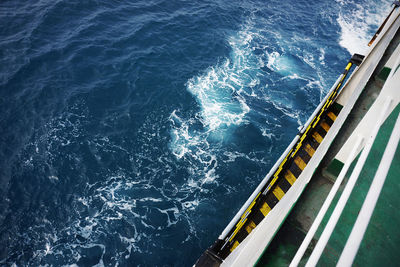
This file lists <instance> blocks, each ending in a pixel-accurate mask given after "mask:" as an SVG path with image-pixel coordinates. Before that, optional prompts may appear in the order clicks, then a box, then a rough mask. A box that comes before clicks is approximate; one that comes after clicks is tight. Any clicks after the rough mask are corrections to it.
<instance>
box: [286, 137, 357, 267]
mask: <svg viewBox="0 0 400 267" xmlns="http://www.w3.org/2000/svg"><path fill="white" fill-rule="evenodd" d="M363 140H364V138H363V137H361V136H359V137H358V139H357V142H356V144H355V145H354V147H353V149H352V150H351V153H350V155H349V157H348V158H347V160H346V162H345V164H344V166H343V168H342V170H341V171H340V173H339V176H338V177H337V179H336V181H335V183H334V185H333V186H332V188H331V191H329V194H328V196H327V197H326V199H325V201H324V204H323V205H322V207H321V209H320V210H319V212H318V215H317V217H316V218H315V220H314V222H313V224H312V225H311V228H310V230H308V232H307V235H306V237H305V238H304V240H303V242H302V243H301V245H300V247H299V249H298V250H297V252H296V255H295V256H294V258H293V260H292V262H291V263H290V265H289V267H296V266H297V265H298V264H299V263H300V260H301V258H302V257H303V255H304V252H306V250H307V248H308V245H309V244H310V242H311V240H312V238H313V236H314V235H315V233H316V232H317V230H318V227H319V225H320V224H321V222H322V219H323V218H324V216H325V214H326V212H327V211H328V208H329V206H330V205H331V203H332V200H333V198H334V197H335V195H336V193H337V191H338V190H339V187H340V185H341V184H342V181H343V179H344V177H345V175H346V173H347V171H348V169H349V167H350V165H351V163H352V161H353V158H354V157H355V156H356V153H357V151H358V149H359V147H360V145H361V144H362V142H363Z"/></svg>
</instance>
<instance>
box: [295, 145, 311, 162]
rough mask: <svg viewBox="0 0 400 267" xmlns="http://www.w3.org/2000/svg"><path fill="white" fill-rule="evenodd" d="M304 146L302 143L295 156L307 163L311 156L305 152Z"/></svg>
mask: <svg viewBox="0 0 400 267" xmlns="http://www.w3.org/2000/svg"><path fill="white" fill-rule="evenodd" d="M304 147H305V145H303V147H302V149H301V150H300V151H299V153H297V156H299V157H300V158H302V160H303V161H304V162H305V163H306V164H307V163H308V162H309V161H310V159H311V156H310V155H309V154H308V153H307V152H306V150H305V149H304Z"/></svg>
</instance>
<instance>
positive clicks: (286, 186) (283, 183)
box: [278, 179, 292, 193]
mask: <svg viewBox="0 0 400 267" xmlns="http://www.w3.org/2000/svg"><path fill="white" fill-rule="evenodd" d="M278 185H279V187H280V188H281V189H282V191H283V192H284V193H286V192H287V191H289V189H290V187H291V186H292V185H291V184H290V183H289V182H288V181H287V180H286V179H280V180H279V182H278Z"/></svg>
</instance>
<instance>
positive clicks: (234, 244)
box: [230, 241, 239, 252]
mask: <svg viewBox="0 0 400 267" xmlns="http://www.w3.org/2000/svg"><path fill="white" fill-rule="evenodd" d="M237 246H239V242H238V241H235V243H233V245H232V247H231V249H230V251H231V252H232V251H233V250H235V248H236V247H237Z"/></svg>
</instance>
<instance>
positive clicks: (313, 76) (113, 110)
mask: <svg viewBox="0 0 400 267" xmlns="http://www.w3.org/2000/svg"><path fill="white" fill-rule="evenodd" d="M390 3H391V1H388V0H376V1H367V0H349V1H345V0H336V1H335V0H334V1H332V0H330V1H328V0H320V1H309V0H296V1H294V0H289V1H280V0H269V1H261V0H229V1H227V0H214V1H196V0H191V1H184V0H181V1H178V0H169V1H167V0H146V1H139V0H134V1H114V0H97V1H91V0H88V1H75V0H51V1H50V0H31V1H26V0H25V1H23V0H12V1H11V0H3V1H1V2H0V25H1V26H0V265H4V266H28V265H29V266H39V265H43V266H60V265H73V266H93V265H96V266H137V265H140V266H191V265H192V264H193V263H194V262H195V261H196V259H197V258H198V257H199V255H200V254H201V253H202V252H203V250H204V249H206V248H207V247H208V246H209V245H211V244H212V243H213V242H214V240H215V239H216V238H217V236H218V235H219V234H220V232H221V231H222V230H223V229H224V227H225V226H226V224H227V223H228V222H229V221H230V220H231V218H232V217H233V215H234V214H235V213H236V212H237V211H238V209H239V208H240V207H241V205H242V204H243V202H244V201H245V200H246V199H247V197H248V196H249V195H250V194H251V192H252V190H253V189H254V188H255V187H256V186H257V185H258V183H259V182H260V180H261V179H262V178H263V177H264V175H265V174H266V173H267V172H268V171H269V168H270V167H271V166H272V165H273V163H274V162H275V160H276V159H277V158H278V157H279V156H280V154H281V153H282V152H283V150H284V148H285V147H286V146H287V145H288V143H289V142H290V141H291V139H292V138H293V137H294V135H295V134H296V133H297V131H298V130H297V128H298V127H299V126H301V125H302V124H303V123H305V121H306V120H307V118H308V116H309V115H310V114H311V113H312V111H313V109H314V108H315V107H316V106H317V105H318V104H319V102H320V100H321V99H322V98H323V97H324V95H325V93H326V92H327V91H328V90H329V88H330V87H331V85H332V84H333V83H334V81H335V80H336V78H337V77H338V75H340V73H341V72H342V71H343V69H344V67H345V66H346V63H347V61H348V60H349V59H350V55H351V53H354V52H358V53H365V51H366V50H367V46H366V44H367V43H368V41H369V38H370V37H371V36H372V35H373V33H374V32H375V30H376V29H377V27H378V25H379V24H380V23H381V22H382V20H383V19H384V17H385V16H386V15H387V14H388V12H389V10H390Z"/></svg>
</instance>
